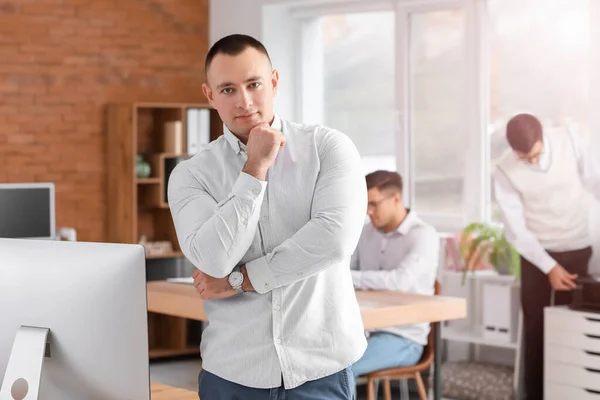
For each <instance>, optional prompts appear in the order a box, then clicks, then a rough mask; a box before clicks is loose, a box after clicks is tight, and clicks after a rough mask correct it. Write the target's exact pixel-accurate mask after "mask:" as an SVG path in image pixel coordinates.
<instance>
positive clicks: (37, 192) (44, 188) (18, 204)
mask: <svg viewBox="0 0 600 400" xmlns="http://www.w3.org/2000/svg"><path fill="white" fill-rule="evenodd" d="M54 235H55V226H54V185H53V184H51V183H31V184H0V237H3V238H54Z"/></svg>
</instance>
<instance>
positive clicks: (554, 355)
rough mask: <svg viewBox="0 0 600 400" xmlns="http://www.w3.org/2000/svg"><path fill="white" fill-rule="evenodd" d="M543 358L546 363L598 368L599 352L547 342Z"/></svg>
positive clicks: (599, 363)
mask: <svg viewBox="0 0 600 400" xmlns="http://www.w3.org/2000/svg"><path fill="white" fill-rule="evenodd" d="M544 358H545V360H546V363H547V364H548V363H558V364H568V365H573V366H577V367H585V368H591V369H597V370H600V352H593V351H589V350H583V349H573V348H569V347H564V346H562V345H561V346H557V345H554V344H547V345H546V346H545V351H544Z"/></svg>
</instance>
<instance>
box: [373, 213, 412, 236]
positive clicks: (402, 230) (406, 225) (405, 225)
mask: <svg viewBox="0 0 600 400" xmlns="http://www.w3.org/2000/svg"><path fill="white" fill-rule="evenodd" d="M406 211H407V213H406V217H404V221H402V222H401V223H400V226H398V228H396V230H395V231H391V232H388V233H385V232H384V231H383V230H382V229H377V230H378V231H379V232H381V233H382V234H383V235H386V236H390V235H395V234H397V233H399V234H400V235H406V234H407V233H408V232H409V231H410V230H411V229H412V228H413V227H414V226H415V225H418V224H419V217H417V215H416V214H415V212H414V211H411V210H410V208H407V209H406Z"/></svg>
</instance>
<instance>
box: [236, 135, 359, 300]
mask: <svg viewBox="0 0 600 400" xmlns="http://www.w3.org/2000/svg"><path fill="white" fill-rule="evenodd" d="M318 151H319V159H320V162H321V164H320V172H319V175H318V177H317V183H316V185H315V188H314V195H313V203H312V209H311V219H310V220H309V221H308V222H307V223H306V224H305V225H304V226H303V227H302V228H300V230H298V232H296V233H295V234H294V235H293V236H292V237H290V238H289V239H287V240H285V241H284V242H283V243H281V244H280V245H279V246H277V247H276V248H275V249H273V251H272V252H270V253H268V254H267V255H265V256H263V257H261V258H258V259H256V260H253V261H251V262H248V263H246V270H247V271H248V277H249V279H250V282H252V286H253V287H254V289H255V290H256V291H257V292H258V293H266V292H268V291H270V290H273V289H275V288H278V287H281V286H286V285H290V284H292V283H294V282H297V281H300V280H303V279H306V278H308V277H310V276H313V275H315V274H318V273H319V272H321V271H323V270H324V269H326V268H328V267H330V266H331V265H334V264H336V263H340V262H343V261H344V260H347V261H346V262H349V260H350V257H351V255H352V253H353V252H354V250H355V248H356V245H357V243H358V239H359V237H360V233H361V231H362V228H363V222H364V219H365V215H366V210H367V188H366V182H365V177H364V174H363V172H362V169H361V163H360V156H359V154H358V151H357V150H356V147H355V146H354V143H352V141H351V140H350V139H349V138H348V137H347V136H346V135H343V134H341V133H340V132H336V131H330V132H328V133H326V134H325V135H324V137H323V141H322V143H321V144H320V146H319V150H318Z"/></svg>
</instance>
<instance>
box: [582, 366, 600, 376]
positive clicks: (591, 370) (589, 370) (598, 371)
mask: <svg viewBox="0 0 600 400" xmlns="http://www.w3.org/2000/svg"><path fill="white" fill-rule="evenodd" d="M583 368H584V369H585V370H586V371H587V372H594V373H596V374H599V373H600V369H595V368H588V367H583Z"/></svg>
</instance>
